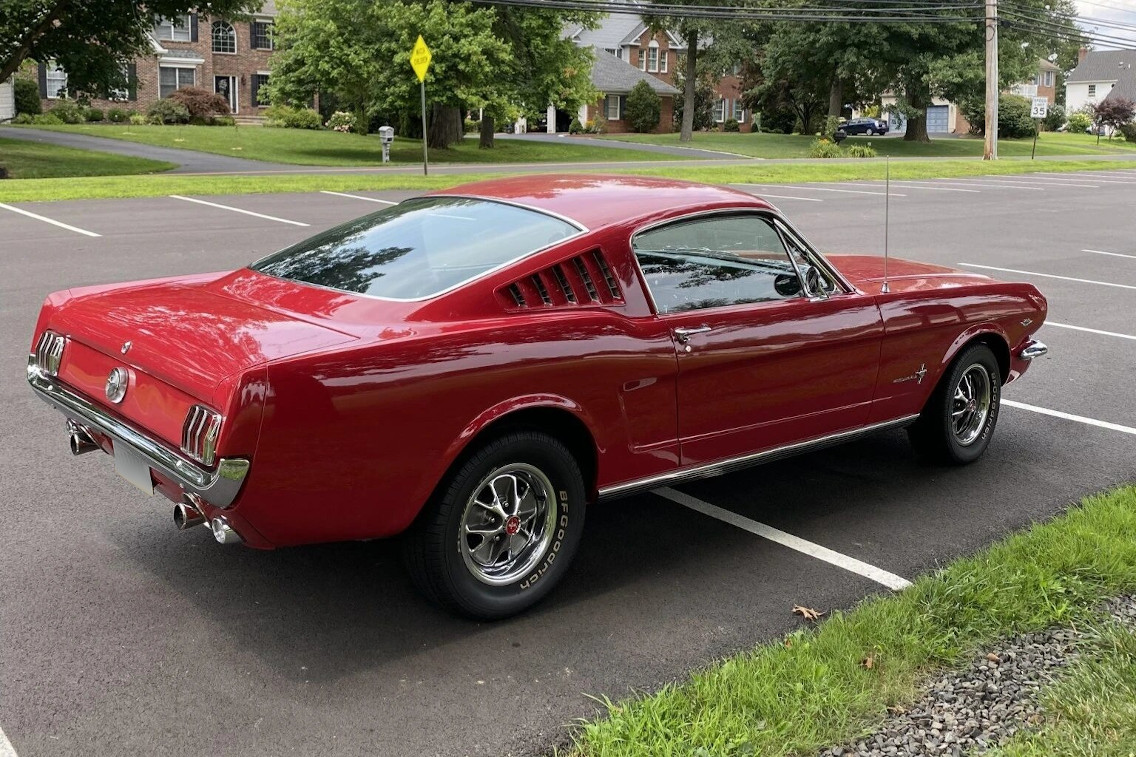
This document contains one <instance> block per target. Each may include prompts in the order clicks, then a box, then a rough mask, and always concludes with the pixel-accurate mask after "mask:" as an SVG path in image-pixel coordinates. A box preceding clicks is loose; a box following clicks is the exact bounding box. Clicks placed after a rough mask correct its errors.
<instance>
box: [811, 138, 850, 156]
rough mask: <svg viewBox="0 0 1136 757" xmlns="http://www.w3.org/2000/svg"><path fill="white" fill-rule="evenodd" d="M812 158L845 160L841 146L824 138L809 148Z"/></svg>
mask: <svg viewBox="0 0 1136 757" xmlns="http://www.w3.org/2000/svg"><path fill="white" fill-rule="evenodd" d="M809 157H810V158H843V157H844V151H843V150H841V149H840V145H837V144H834V143H832V142H830V141H828V140H827V139H825V138H824V137H821V138H820V139H817V140H816V141H814V142H813V145H812V147H810V148H809Z"/></svg>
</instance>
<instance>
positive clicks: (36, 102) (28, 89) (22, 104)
mask: <svg viewBox="0 0 1136 757" xmlns="http://www.w3.org/2000/svg"><path fill="white" fill-rule="evenodd" d="M13 87H14V88H15V92H14V94H15V98H16V112H17V113H27V114H28V115H31V116H34V115H36V114H37V113H42V112H43V104H42V103H41V102H40V99H39V84H37V83H36V82H34V81H32V80H31V79H16V83H15V84H14V85H13Z"/></svg>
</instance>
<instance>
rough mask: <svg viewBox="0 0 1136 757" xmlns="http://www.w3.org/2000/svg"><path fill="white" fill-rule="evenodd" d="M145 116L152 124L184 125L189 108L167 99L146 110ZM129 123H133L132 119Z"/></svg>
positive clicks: (187, 117) (187, 118)
mask: <svg viewBox="0 0 1136 757" xmlns="http://www.w3.org/2000/svg"><path fill="white" fill-rule="evenodd" d="M146 116H147V118H148V120H149V122H150V123H152V124H186V123H189V108H187V107H185V105H183V104H182V103H179V102H178V101H177V100H174V99H172V98H169V97H167V98H166V99H165V100H158V102H156V103H154V104H153V105H151V106H150V107H149V108H147V109H146ZM130 122H131V123H134V119H131V120H130Z"/></svg>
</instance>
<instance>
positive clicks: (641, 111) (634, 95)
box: [627, 80, 661, 132]
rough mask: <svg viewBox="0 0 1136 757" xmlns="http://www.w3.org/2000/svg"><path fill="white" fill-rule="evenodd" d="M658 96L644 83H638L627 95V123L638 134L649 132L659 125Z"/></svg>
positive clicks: (659, 108) (659, 109)
mask: <svg viewBox="0 0 1136 757" xmlns="http://www.w3.org/2000/svg"><path fill="white" fill-rule="evenodd" d="M660 111H661V105H660V102H659V95H658V94H657V93H656V92H655V90H653V89H651V85H650V84H648V83H647V82H645V81H642V80H640V81H638V82H637V83H636V84H635V86H634V87H632V88H631V91H630V92H629V93H627V122H628V123H630V124H631V128H632V129H634V130H635V131H638V132H646V131H651V130H652V129H654V128H655V127H657V126H658V125H659V114H660Z"/></svg>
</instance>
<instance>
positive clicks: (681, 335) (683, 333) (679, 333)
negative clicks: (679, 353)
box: [674, 326, 710, 344]
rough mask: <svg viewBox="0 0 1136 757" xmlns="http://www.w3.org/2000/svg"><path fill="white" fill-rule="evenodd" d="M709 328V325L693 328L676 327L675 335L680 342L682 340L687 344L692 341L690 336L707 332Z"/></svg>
mask: <svg viewBox="0 0 1136 757" xmlns="http://www.w3.org/2000/svg"><path fill="white" fill-rule="evenodd" d="M709 330H710V327H709V326H699V327H697V328H693V329H675V330H674V335H675V339H677V340H679V342H681V343H682V344H686V343H687V342H689V341H690V337H692V336H694V335H695V334H705V333H706V332H707V331H709Z"/></svg>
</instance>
